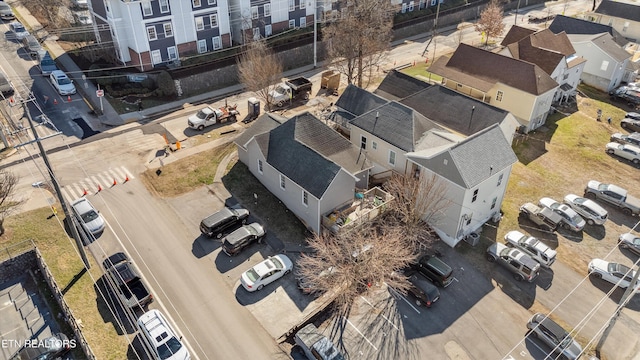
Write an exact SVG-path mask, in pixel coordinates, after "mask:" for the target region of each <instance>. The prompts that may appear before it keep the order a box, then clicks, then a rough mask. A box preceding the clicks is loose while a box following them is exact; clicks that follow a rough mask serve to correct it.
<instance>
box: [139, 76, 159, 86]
mask: <svg viewBox="0 0 640 360" xmlns="http://www.w3.org/2000/svg"><path fill="white" fill-rule="evenodd" d="M140 85H142V87H143V88H147V89H155V88H156V82H155V81H153V79H152V78H149V77H148V78H146V79H144V80H142V81H141V82H140Z"/></svg>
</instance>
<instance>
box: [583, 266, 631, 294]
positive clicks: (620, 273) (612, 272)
mask: <svg viewBox="0 0 640 360" xmlns="http://www.w3.org/2000/svg"><path fill="white" fill-rule="evenodd" d="M588 269H589V275H591V276H593V277H595V278H597V279H603V280H606V281H608V282H610V283H612V284H614V285H617V286H619V287H621V288H623V289H626V288H628V287H629V285H630V284H631V281H632V280H633V276H634V275H635V273H636V272H635V271H634V270H631V268H629V267H628V266H625V265H622V264H619V263H614V262H608V261H606V260H602V259H593V260H591V262H590V263H589V268H588ZM639 289H640V281H638V282H637V283H636V285H635V286H634V289H633V290H634V291H638V290H639Z"/></svg>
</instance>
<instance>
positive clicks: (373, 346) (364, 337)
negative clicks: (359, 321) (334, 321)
mask: <svg viewBox="0 0 640 360" xmlns="http://www.w3.org/2000/svg"><path fill="white" fill-rule="evenodd" d="M341 317H342V319H344V320H345V321H346V322H347V323H349V325H351V327H353V328H354V329H356V331H357V332H358V334H360V336H362V338H363V339H365V340H366V341H367V342H368V343H369V345H371V347H372V348H374V349H375V350H376V351H378V348H377V347H376V346H375V345H373V343H372V342H371V341H369V339H367V337H366V336H364V334H363V333H362V332H360V330H359V329H358V328H357V327H356V326H355V325H353V324H352V323H351V321H349V319H347V318H345V317H344V316H341Z"/></svg>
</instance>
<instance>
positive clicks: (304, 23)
mask: <svg viewBox="0 0 640 360" xmlns="http://www.w3.org/2000/svg"><path fill="white" fill-rule="evenodd" d="M300 27H301V28H303V27H307V18H306V17H301V18H300Z"/></svg>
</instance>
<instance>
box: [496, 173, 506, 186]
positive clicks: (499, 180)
mask: <svg viewBox="0 0 640 360" xmlns="http://www.w3.org/2000/svg"><path fill="white" fill-rule="evenodd" d="M502 176H504V174H500V176H498V185H496V186H500V184H502Z"/></svg>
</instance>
